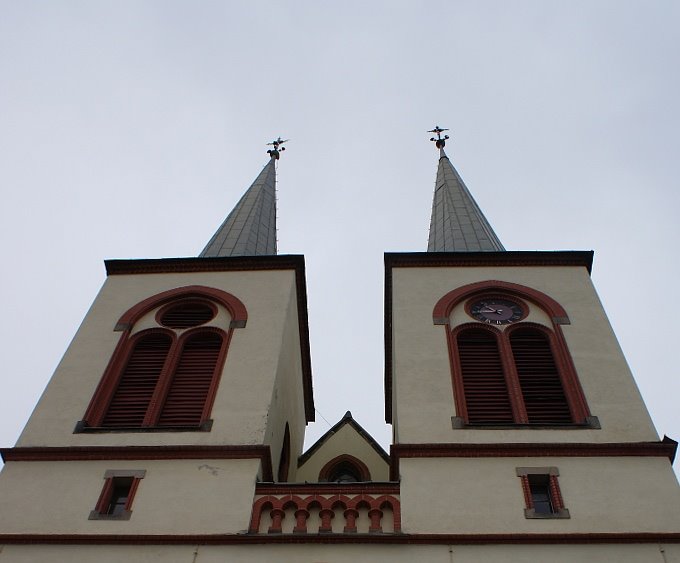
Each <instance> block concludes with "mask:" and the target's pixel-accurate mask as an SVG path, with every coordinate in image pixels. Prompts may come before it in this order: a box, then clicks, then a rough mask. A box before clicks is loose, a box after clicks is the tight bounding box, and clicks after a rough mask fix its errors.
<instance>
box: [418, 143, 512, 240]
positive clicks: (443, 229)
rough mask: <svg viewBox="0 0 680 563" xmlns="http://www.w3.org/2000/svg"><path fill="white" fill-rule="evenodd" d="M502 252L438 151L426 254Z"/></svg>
mask: <svg viewBox="0 0 680 563" xmlns="http://www.w3.org/2000/svg"><path fill="white" fill-rule="evenodd" d="M480 250H481V251H499V250H505V248H503V245H502V244H501V241H500V240H499V239H498V237H497V236H496V233H494V232H493V229H492V228H491V225H490V224H489V222H488V221H487V220H486V217H484V214H483V213H482V210H481V209H480V208H479V206H478V205H477V202H476V201H475V200H474V198H473V197H472V194H470V192H469V191H468V189H467V187H466V186H465V183H464V182H463V179H462V178H461V177H460V175H459V174H458V172H457V171H456V169H455V168H454V167H453V165H452V164H451V161H449V157H448V156H446V153H445V152H444V149H440V158H439V167H438V169H437V183H436V185H435V190H434V200H433V202H432V219H431V221H430V238H429V240H428V243H427V251H428V252H469V251H480Z"/></svg>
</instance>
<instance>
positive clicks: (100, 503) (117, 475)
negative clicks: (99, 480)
mask: <svg viewBox="0 0 680 563" xmlns="http://www.w3.org/2000/svg"><path fill="white" fill-rule="evenodd" d="M145 476H146V470H145V469H109V470H107V471H106V472H105V473H104V486H103V487H102V490H101V493H100V494H99V499H98V500H97V504H96V505H95V507H94V509H93V510H92V511H91V512H90V515H89V516H88V520H129V519H130V517H131V516H132V502H133V501H134V498H135V494H136V493H137V488H138V487H139V482H140V481H141V480H142V479H144V477H145ZM123 479H126V480H127V479H131V482H130V486H129V488H128V494H127V499H126V501H125V505H124V507H123V510H122V511H121V512H120V513H118V514H113V513H109V507H110V506H111V501H112V499H113V494H114V492H115V489H116V481H122V480H123Z"/></svg>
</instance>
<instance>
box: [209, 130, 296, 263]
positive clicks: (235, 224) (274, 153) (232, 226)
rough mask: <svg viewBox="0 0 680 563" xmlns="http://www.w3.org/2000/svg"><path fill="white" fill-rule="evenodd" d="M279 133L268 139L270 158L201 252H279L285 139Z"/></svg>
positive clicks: (221, 254) (219, 254)
mask: <svg viewBox="0 0 680 563" xmlns="http://www.w3.org/2000/svg"><path fill="white" fill-rule="evenodd" d="M285 142H286V141H282V140H281V137H279V138H278V139H277V140H276V141H274V142H272V143H269V144H270V145H272V146H273V147H274V148H273V149H272V150H269V151H267V152H268V153H269V156H270V158H269V162H268V163H267V164H265V166H264V168H263V169H262V172H260V174H259V176H258V177H257V178H256V179H255V181H254V182H253V183H252V185H251V186H250V188H248V190H247V191H246V193H245V194H243V197H241V199H240V200H239V202H238V203H237V204H236V207H234V209H233V210H232V212H231V213H230V214H229V216H228V217H227V218H226V219H225V221H224V223H222V225H221V226H220V228H219V229H217V232H216V233H215V234H214V235H213V237H212V238H211V239H210V242H209V243H208V244H207V245H206V247H205V248H204V249H203V252H201V254H200V255H199V256H200V257H201V258H215V257H220V256H266V255H272V254H276V166H275V163H276V161H277V160H278V159H279V156H280V152H279V151H283V150H285V147H281V148H279V146H280V145H282V144H283V143H285Z"/></svg>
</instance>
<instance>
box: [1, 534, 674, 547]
mask: <svg viewBox="0 0 680 563" xmlns="http://www.w3.org/2000/svg"><path fill="white" fill-rule="evenodd" d="M316 543H318V544H345V543H350V544H399V545H405V544H411V545H551V544H562V545H575V544H636V543H638V544H640V543H644V544H647V543H680V533H677V532H642V533H638V532H622V533H596V534H589V533H582V532H580V533H579V532H577V533H570V534H569V533H567V534H401V533H400V534H327V535H326V534H324V535H317V534H306V535H301V534H276V535H273V534H156V535H150V534H0V544H14V545H16V544H23V545H26V544H28V545H31V544H45V545H195V544H200V545H248V544H251V545H252V544H316Z"/></svg>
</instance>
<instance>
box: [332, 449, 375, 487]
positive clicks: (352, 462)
mask: <svg viewBox="0 0 680 563" xmlns="http://www.w3.org/2000/svg"><path fill="white" fill-rule="evenodd" d="M370 480H371V472H370V471H369V469H368V466H367V465H366V464H365V463H364V462H363V461H361V460H360V459H358V458H356V457H354V456H353V455H349V454H341V455H339V456H336V457H334V458H333V459H331V460H330V461H329V462H328V463H326V465H324V466H323V467H322V468H321V471H319V482H320V483H358V482H362V481H370Z"/></svg>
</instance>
